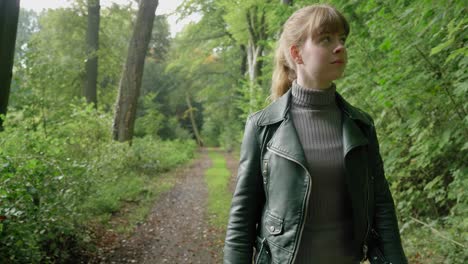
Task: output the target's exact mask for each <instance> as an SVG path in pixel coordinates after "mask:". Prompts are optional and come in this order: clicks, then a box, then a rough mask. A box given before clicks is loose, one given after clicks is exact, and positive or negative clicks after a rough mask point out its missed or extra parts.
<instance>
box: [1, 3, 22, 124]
mask: <svg viewBox="0 0 468 264" xmlns="http://www.w3.org/2000/svg"><path fill="white" fill-rule="evenodd" d="M19 10H20V1H19V0H2V1H1V2H0V58H1V63H0V131H3V117H2V116H4V115H6V113H7V108H8V98H9V97H10V86H11V78H12V76H13V72H12V70H13V60H14V57H15V41H16V31H17V29H18V16H19Z"/></svg>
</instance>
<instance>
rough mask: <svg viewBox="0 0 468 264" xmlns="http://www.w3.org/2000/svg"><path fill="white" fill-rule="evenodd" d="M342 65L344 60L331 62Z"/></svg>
mask: <svg viewBox="0 0 468 264" xmlns="http://www.w3.org/2000/svg"><path fill="white" fill-rule="evenodd" d="M343 63H344V60H340V59H338V60H334V61H332V64H343Z"/></svg>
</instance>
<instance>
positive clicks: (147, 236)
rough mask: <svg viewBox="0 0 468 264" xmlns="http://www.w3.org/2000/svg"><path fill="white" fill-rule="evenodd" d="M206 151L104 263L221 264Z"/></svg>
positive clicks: (182, 173)
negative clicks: (211, 219) (209, 215)
mask: <svg viewBox="0 0 468 264" xmlns="http://www.w3.org/2000/svg"><path fill="white" fill-rule="evenodd" d="M210 166H211V160H210V159H209V157H208V155H207V153H206V151H205V150H201V153H200V155H199V158H198V159H197V160H195V161H194V162H193V163H192V165H191V166H189V167H187V168H186V169H185V170H182V171H181V173H180V174H179V175H177V176H176V177H177V180H176V184H175V186H174V188H173V189H172V190H171V191H169V192H168V193H166V194H165V195H163V196H161V197H160V198H159V199H158V201H157V202H156V204H155V206H154V208H153V209H152V212H151V214H150V215H149V217H148V219H147V221H146V222H145V223H144V224H142V225H140V226H139V227H138V228H137V229H136V231H135V233H134V234H133V235H132V236H131V237H130V238H128V239H127V240H123V241H122V242H121V243H120V246H119V247H117V248H115V249H114V253H113V254H112V255H111V256H109V257H108V258H107V259H106V260H105V261H103V262H102V263H144V264H150V263H151V264H157V263H170V264H177V263H189V264H190V263H203V264H209V263H220V261H221V256H222V245H219V244H220V243H219V241H220V236H223V235H224V234H220V230H214V229H212V228H210V226H209V225H208V223H207V221H206V212H205V208H206V198H207V188H206V184H205V181H204V172H205V170H206V169H208V168H209V167H210Z"/></svg>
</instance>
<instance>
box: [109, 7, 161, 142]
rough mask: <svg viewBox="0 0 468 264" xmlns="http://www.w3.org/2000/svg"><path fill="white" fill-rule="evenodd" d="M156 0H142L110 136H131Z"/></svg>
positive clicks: (122, 138) (116, 137)
mask: <svg viewBox="0 0 468 264" xmlns="http://www.w3.org/2000/svg"><path fill="white" fill-rule="evenodd" d="M157 6H158V0H141V1H140V5H139V9H138V14H137V20H136V23H135V27H134V30H133V35H132V38H131V40H130V45H129V47H128V55H127V61H126V62H125V66H124V70H123V72H122V77H121V79H120V84H119V86H120V87H119V94H118V96H117V104H116V106H115V114H114V122H113V125H112V127H113V133H112V136H113V139H114V140H118V141H121V142H123V141H129V140H131V139H132V137H133V129H134V125H135V116H136V110H137V102H138V96H139V93H140V86H141V80H142V76H143V69H144V64H145V57H146V52H147V50H148V44H149V42H150V39H151V32H152V29H153V22H154V17H155V12H156V7H157Z"/></svg>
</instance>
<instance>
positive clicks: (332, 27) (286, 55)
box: [270, 4, 349, 100]
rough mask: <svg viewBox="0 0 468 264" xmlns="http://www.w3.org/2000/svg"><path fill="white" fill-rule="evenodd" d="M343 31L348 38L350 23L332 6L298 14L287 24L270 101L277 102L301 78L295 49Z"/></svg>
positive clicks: (322, 6) (289, 19)
mask: <svg viewBox="0 0 468 264" xmlns="http://www.w3.org/2000/svg"><path fill="white" fill-rule="evenodd" d="M341 30H344V32H345V34H346V36H347V35H348V34H349V24H348V21H346V19H345V18H344V16H343V15H342V14H341V13H340V12H339V11H338V10H336V9H335V8H334V7H333V6H331V5H327V4H315V5H310V6H307V7H303V8H301V9H299V10H297V11H296V12H294V14H292V15H291V16H290V17H289V18H288V20H287V21H286V23H285V24H284V26H283V32H282V33H281V36H280V38H279V40H278V43H277V47H276V52H275V59H274V69H273V77H272V84H271V96H270V98H271V99H272V100H276V99H278V98H279V97H280V96H282V95H283V94H285V93H286V92H287V91H288V90H289V89H290V87H291V84H292V82H293V81H294V80H295V79H296V78H297V76H296V64H295V63H294V60H293V58H292V57H291V54H290V52H289V48H290V47H291V46H293V45H295V46H297V47H300V46H302V45H303V44H304V42H305V41H306V40H307V38H309V37H310V38H315V37H317V36H319V35H320V34H322V33H325V32H328V33H335V32H340V31H341Z"/></svg>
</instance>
